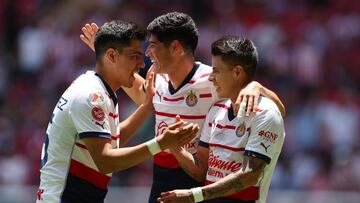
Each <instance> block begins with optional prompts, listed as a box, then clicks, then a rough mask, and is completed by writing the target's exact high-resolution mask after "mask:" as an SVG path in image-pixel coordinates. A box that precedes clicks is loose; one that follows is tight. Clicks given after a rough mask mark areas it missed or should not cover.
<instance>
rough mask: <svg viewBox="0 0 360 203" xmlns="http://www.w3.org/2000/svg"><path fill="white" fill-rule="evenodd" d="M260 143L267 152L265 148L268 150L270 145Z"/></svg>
mask: <svg viewBox="0 0 360 203" xmlns="http://www.w3.org/2000/svg"><path fill="white" fill-rule="evenodd" d="M260 145H261V146H262V147H264V149H265V151H266V152H268V151H267V150H268V148H269V147H270V145H268V146H265V144H264V143H260Z"/></svg>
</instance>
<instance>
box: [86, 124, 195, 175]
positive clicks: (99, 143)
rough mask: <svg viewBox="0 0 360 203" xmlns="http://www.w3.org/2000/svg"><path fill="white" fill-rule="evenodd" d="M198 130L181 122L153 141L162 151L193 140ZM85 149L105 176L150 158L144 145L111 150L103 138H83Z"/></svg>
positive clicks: (108, 142)
mask: <svg viewBox="0 0 360 203" xmlns="http://www.w3.org/2000/svg"><path fill="white" fill-rule="evenodd" d="M198 130H199V126H198V125H196V124H195V125H194V124H187V125H185V126H184V125H183V123H182V122H178V123H175V124H174V125H171V126H170V127H169V128H168V129H167V130H165V131H164V133H163V134H161V135H159V136H158V137H156V138H155V139H156V140H157V142H158V143H159V145H160V148H161V149H162V150H164V149H167V148H169V147H175V146H181V145H183V144H185V143H187V142H189V141H190V140H191V139H193V138H194V137H195V135H196V133H197V131H198ZM82 140H83V141H84V143H85V146H86V148H87V149H88V151H89V153H90V155H91V157H92V159H93V160H94V162H95V164H96V166H97V167H98V168H99V170H100V171H101V172H102V173H104V174H106V173H112V172H115V171H120V170H124V169H127V168H129V167H132V166H134V165H136V164H139V163H141V162H143V161H144V160H145V159H147V158H148V157H150V156H151V153H150V151H149V149H148V147H147V145H146V144H145V143H143V144H140V145H137V146H134V147H125V148H116V149H113V148H112V146H111V140H109V139H105V138H83V139H82Z"/></svg>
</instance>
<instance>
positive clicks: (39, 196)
mask: <svg viewBox="0 0 360 203" xmlns="http://www.w3.org/2000/svg"><path fill="white" fill-rule="evenodd" d="M43 193H44V189H41V188H39V190H38V191H37V194H36V196H37V199H38V200H42V194H43Z"/></svg>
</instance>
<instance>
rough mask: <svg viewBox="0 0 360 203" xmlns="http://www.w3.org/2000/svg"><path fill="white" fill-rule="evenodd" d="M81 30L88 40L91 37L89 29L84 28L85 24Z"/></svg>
mask: <svg viewBox="0 0 360 203" xmlns="http://www.w3.org/2000/svg"><path fill="white" fill-rule="evenodd" d="M87 25H88V24H87ZM81 31H82V32H83V34H84V36H85V37H86V38H87V39H88V41H90V40H91V39H92V34H91V31H90V30H88V29H87V28H86V25H85V27H82V28H81Z"/></svg>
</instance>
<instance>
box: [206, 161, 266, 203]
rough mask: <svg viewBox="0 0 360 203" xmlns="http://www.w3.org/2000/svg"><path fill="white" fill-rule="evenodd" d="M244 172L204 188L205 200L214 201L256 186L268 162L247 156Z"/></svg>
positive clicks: (233, 174)
mask: <svg viewBox="0 0 360 203" xmlns="http://www.w3.org/2000/svg"><path fill="white" fill-rule="evenodd" d="M243 164H244V166H245V167H243V170H239V171H238V172H236V173H232V174H230V175H228V176H226V177H225V178H223V179H221V180H219V181H218V182H216V183H213V184H210V185H207V186H204V187H203V188H202V191H203V195H204V199H206V200H208V199H214V198H218V197H223V196H227V195H231V194H234V193H236V192H239V191H241V190H244V189H246V188H248V187H250V186H253V185H255V184H256V183H257V182H258V179H259V177H260V175H261V174H262V172H263V171H264V168H265V166H266V162H265V161H263V160H262V159H258V158H254V157H250V156H246V157H245V159H244V163H243Z"/></svg>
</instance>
